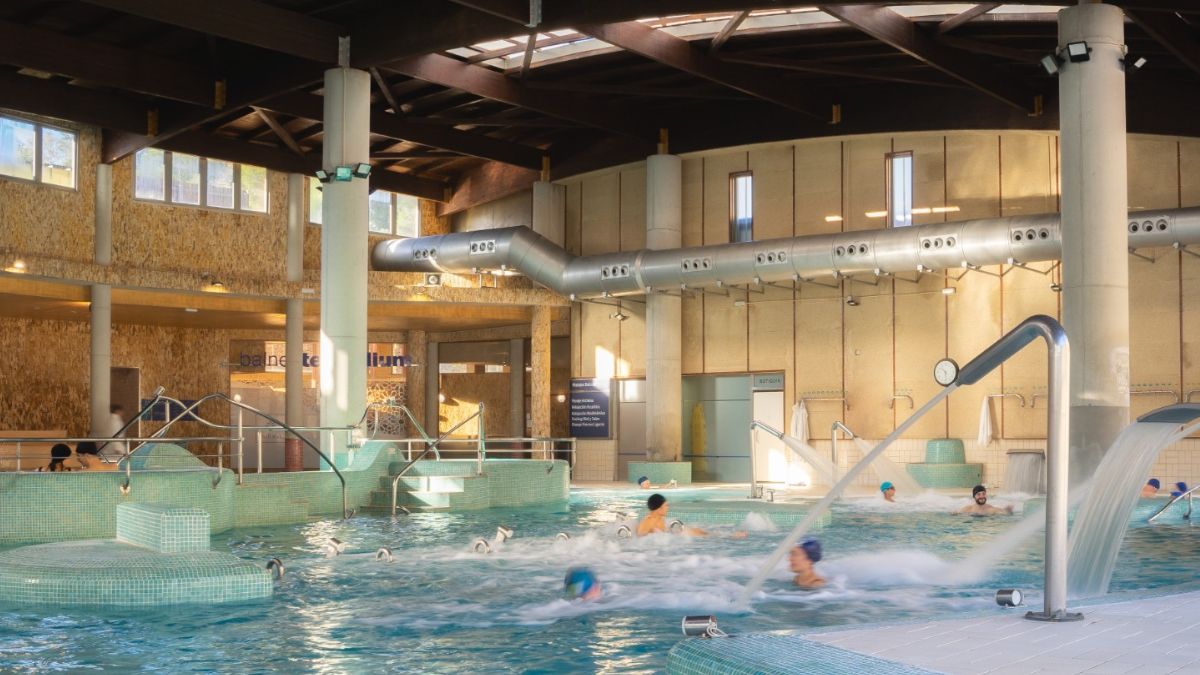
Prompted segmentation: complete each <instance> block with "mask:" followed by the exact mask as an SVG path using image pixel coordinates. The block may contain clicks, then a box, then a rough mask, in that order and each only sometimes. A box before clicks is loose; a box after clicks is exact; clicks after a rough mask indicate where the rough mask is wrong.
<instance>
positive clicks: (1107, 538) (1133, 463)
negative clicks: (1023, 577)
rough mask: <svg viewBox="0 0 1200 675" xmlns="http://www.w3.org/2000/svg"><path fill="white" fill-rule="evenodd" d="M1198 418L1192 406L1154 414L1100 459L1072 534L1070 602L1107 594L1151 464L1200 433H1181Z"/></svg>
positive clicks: (1123, 435)
mask: <svg viewBox="0 0 1200 675" xmlns="http://www.w3.org/2000/svg"><path fill="white" fill-rule="evenodd" d="M1197 417H1200V405H1197V404H1188V403H1184V404H1178V405H1172V406H1167V407H1165V408H1159V409H1158V410H1155V411H1153V412H1150V413H1147V414H1146V415H1143V416H1142V417H1140V418H1138V421H1137V422H1136V423H1134V424H1131V425H1129V426H1128V427H1126V428H1125V430H1124V431H1122V432H1121V435H1120V436H1118V437H1117V440H1116V441H1115V442H1114V443H1113V445H1112V447H1111V448H1109V450H1108V452H1106V453H1104V459H1103V460H1101V462H1100V466H1099V467H1097V469H1096V474H1095V476H1093V478H1092V481H1091V490H1090V491H1089V493H1088V496H1087V499H1086V501H1084V504H1083V506H1082V507H1081V508H1080V509H1079V512H1078V513H1077V514H1076V515H1075V524H1074V527H1073V528H1072V529H1071V537H1070V556H1069V562H1068V566H1067V569H1068V573H1067V578H1068V592H1069V593H1070V595H1071V597H1076V598H1086V597H1093V596H1097V595H1103V594H1104V593H1107V592H1108V584H1109V582H1110V581H1111V580H1112V573H1113V568H1114V567H1115V566H1116V563H1117V554H1118V553H1119V552H1120V550H1121V543H1122V542H1123V541H1124V539H1125V531H1126V530H1127V529H1128V527H1129V518H1130V516H1131V515H1132V514H1133V509H1134V508H1135V507H1136V506H1137V501H1138V495H1139V491H1140V490H1141V487H1142V484H1143V483H1144V482H1145V481H1146V476H1148V475H1149V474H1150V468H1151V467H1152V466H1153V465H1154V460H1155V459H1156V458H1157V457H1158V455H1159V453H1161V452H1162V451H1163V449H1164V448H1166V447H1167V446H1169V445H1171V444H1172V443H1174V442H1176V441H1178V440H1180V439H1182V438H1186V437H1188V436H1190V435H1191V434H1192V433H1194V432H1195V431H1197V430H1198V429H1200V424H1193V425H1191V426H1189V427H1187V428H1184V429H1182V430H1181V429H1180V427H1181V426H1182V425H1184V424H1187V423H1188V422H1191V421H1193V420H1194V419H1196V418H1197Z"/></svg>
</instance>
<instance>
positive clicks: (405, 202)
mask: <svg viewBox="0 0 1200 675" xmlns="http://www.w3.org/2000/svg"><path fill="white" fill-rule="evenodd" d="M420 234H421V209H420V206H419V200H418V199H417V198H416V197H413V196H410V195H396V236H398V237H416V236H420Z"/></svg>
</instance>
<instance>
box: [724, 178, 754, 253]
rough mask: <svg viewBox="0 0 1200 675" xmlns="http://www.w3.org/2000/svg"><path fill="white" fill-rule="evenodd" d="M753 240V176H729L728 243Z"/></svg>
mask: <svg viewBox="0 0 1200 675" xmlns="http://www.w3.org/2000/svg"><path fill="white" fill-rule="evenodd" d="M753 240H754V175H753V174H752V173H751V172H749V171H742V172H739V173H731V174H729V241H731V242H739V241H753Z"/></svg>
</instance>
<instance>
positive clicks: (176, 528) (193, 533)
mask: <svg viewBox="0 0 1200 675" xmlns="http://www.w3.org/2000/svg"><path fill="white" fill-rule="evenodd" d="M210 528H211V525H210V524H209V518H208V513H207V512H206V511H205V510H204V509H198V508H196V507H194V506H165V505H162V504H119V505H117V541H121V542H125V543H127V544H133V545H134V546H142V547H144V548H148V549H150V550H152V551H158V552H159V553H184V552H189V551H207V550H208V548H209V532H210Z"/></svg>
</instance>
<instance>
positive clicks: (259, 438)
mask: <svg viewBox="0 0 1200 675" xmlns="http://www.w3.org/2000/svg"><path fill="white" fill-rule="evenodd" d="M255 436H256V437H257V439H258V473H262V432H261V431H258V432H255Z"/></svg>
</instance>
